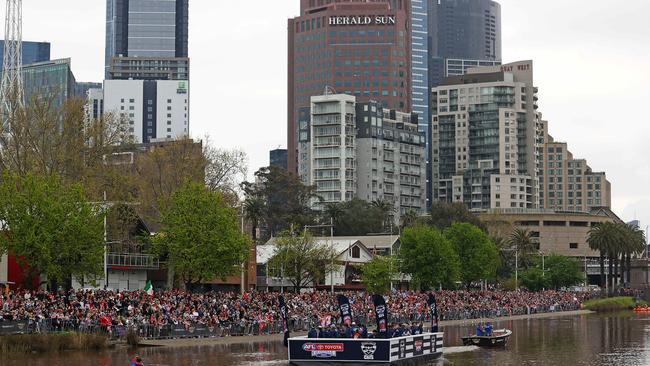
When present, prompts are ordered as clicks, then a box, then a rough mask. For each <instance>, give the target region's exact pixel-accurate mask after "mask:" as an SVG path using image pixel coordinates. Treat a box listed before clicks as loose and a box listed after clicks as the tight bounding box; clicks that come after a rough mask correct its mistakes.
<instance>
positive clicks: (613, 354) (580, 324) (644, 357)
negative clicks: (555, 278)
mask: <svg viewBox="0 0 650 366" xmlns="http://www.w3.org/2000/svg"><path fill="white" fill-rule="evenodd" d="M499 328H509V329H512V331H513V335H512V337H511V338H510V342H509V343H508V346H507V347H506V349H502V350H485V349H478V348H475V347H462V346H461V342H460V336H461V335H465V334H468V333H470V332H471V331H472V327H460V326H455V327H445V329H444V331H445V354H444V356H443V357H442V358H441V359H439V360H437V361H432V362H428V363H426V362H425V363H422V366H443V365H444V366H449V365H462V366H465V365H467V366H472V365H481V366H482V365H560V366H577V365H590V366H605V365H607V366H610V365H625V366H628V365H650V344H649V343H650V315H636V314H634V313H622V314H616V315H607V316H603V315H596V314H593V315H582V316H571V317H553V318H545V319H528V320H515V321H502V322H498V323H496V325H495V329H499ZM138 352H139V353H140V356H142V357H143V359H144V361H145V365H147V366H156V365H158V366H163V365H164V366H168V365H169V366H203V365H219V366H286V365H287V364H288V363H287V362H286V350H285V349H284V347H283V346H282V344H281V343H280V342H269V343H255V344H247V345H215V346H203V347H191V348H147V349H140V350H139V351H138ZM132 356H133V354H128V353H127V352H126V351H118V350H114V351H107V352H103V353H64V354H59V355H47V356H36V355H28V356H20V357H15V358H14V357H12V358H8V356H6V355H0V365H3V366H5V365H6V366H25V365H28V366H63V365H65V366H91V365H92V366H94V365H98V366H128V365H129V359H130V357H132Z"/></svg>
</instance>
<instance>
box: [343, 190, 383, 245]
mask: <svg viewBox="0 0 650 366" xmlns="http://www.w3.org/2000/svg"><path fill="white" fill-rule="evenodd" d="M340 207H341V210H342V212H341V214H340V215H339V217H338V219H337V220H335V221H334V231H335V232H336V235H339V236H353V235H366V234H368V233H381V232H384V231H383V229H384V219H385V214H384V212H382V211H381V209H379V208H378V207H376V206H375V205H372V204H370V203H368V202H366V201H364V200H362V199H359V198H354V199H352V200H351V201H348V202H343V203H341V204H340Z"/></svg>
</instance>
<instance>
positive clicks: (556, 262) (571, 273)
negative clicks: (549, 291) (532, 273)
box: [544, 254, 585, 289]
mask: <svg viewBox="0 0 650 366" xmlns="http://www.w3.org/2000/svg"><path fill="white" fill-rule="evenodd" d="M544 267H545V269H546V273H545V276H546V277H547V278H548V285H549V287H553V288H556V289H559V288H560V287H569V286H575V285H578V284H581V283H582V282H583V281H584V279H585V278H584V275H583V273H582V267H581V265H580V262H579V261H578V260H577V259H576V258H571V257H567V256H563V255H558V254H552V255H550V256H548V257H546V260H545V263H544Z"/></svg>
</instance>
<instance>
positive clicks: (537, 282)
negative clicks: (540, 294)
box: [520, 267, 550, 291]
mask: <svg viewBox="0 0 650 366" xmlns="http://www.w3.org/2000/svg"><path fill="white" fill-rule="evenodd" d="M520 276H521V284H522V285H524V287H526V288H527V289H528V290H530V291H541V290H542V289H545V288H548V287H550V285H549V281H548V277H546V276H545V274H544V272H543V271H542V269H541V268H538V267H534V268H530V269H527V270H525V271H524V272H522V273H521V275H520Z"/></svg>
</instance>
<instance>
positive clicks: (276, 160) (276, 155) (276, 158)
mask: <svg viewBox="0 0 650 366" xmlns="http://www.w3.org/2000/svg"><path fill="white" fill-rule="evenodd" d="M269 165H270V166H274V167H276V168H281V169H284V170H287V149H275V150H271V151H270V152H269Z"/></svg>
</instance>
